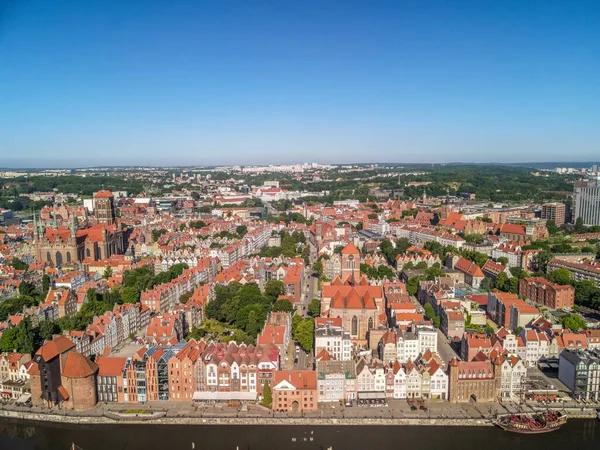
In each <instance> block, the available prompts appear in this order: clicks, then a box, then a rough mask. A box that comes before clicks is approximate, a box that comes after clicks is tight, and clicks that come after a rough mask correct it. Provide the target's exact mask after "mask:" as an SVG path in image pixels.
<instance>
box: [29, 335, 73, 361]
mask: <svg viewBox="0 0 600 450" xmlns="http://www.w3.org/2000/svg"><path fill="white" fill-rule="evenodd" d="M74 347H75V344H74V343H73V342H71V341H70V340H69V339H68V338H66V337H64V336H56V337H55V338H54V339H53V340H51V341H49V342H46V343H45V344H44V345H42V346H41V347H40V348H39V349H38V351H37V352H36V353H35V354H36V355H40V356H41V357H42V358H43V359H44V361H46V362H47V361H50V360H51V359H53V358H55V357H57V356H58V355H60V354H62V353H65V352H67V351H69V350H71V349H72V348H74Z"/></svg>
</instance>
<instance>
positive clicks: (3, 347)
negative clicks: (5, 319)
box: [0, 327, 19, 353]
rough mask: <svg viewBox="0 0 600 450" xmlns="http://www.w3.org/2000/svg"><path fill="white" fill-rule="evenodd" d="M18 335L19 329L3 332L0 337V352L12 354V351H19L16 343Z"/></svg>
mask: <svg viewBox="0 0 600 450" xmlns="http://www.w3.org/2000/svg"><path fill="white" fill-rule="evenodd" d="M18 335H19V328H18V327H14V328H11V329H9V330H7V331H5V332H4V333H2V336H1V337H0V351H2V352H7V353H8V352H13V351H14V350H17V351H18V350H19V343H18Z"/></svg>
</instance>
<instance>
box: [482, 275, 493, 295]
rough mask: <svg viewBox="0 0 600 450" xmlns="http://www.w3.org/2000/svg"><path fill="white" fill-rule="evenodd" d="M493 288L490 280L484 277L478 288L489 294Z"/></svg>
mask: <svg viewBox="0 0 600 450" xmlns="http://www.w3.org/2000/svg"><path fill="white" fill-rule="evenodd" d="M493 287H494V283H493V282H492V280H491V278H487V277H485V278H484V279H483V281H482V282H481V286H480V288H481V289H482V290H483V291H486V292H490V291H491V290H492V288H493Z"/></svg>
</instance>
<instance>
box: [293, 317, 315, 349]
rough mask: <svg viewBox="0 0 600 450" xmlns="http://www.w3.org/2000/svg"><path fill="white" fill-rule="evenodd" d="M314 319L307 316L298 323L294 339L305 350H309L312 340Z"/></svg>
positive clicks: (311, 346)
mask: <svg viewBox="0 0 600 450" xmlns="http://www.w3.org/2000/svg"><path fill="white" fill-rule="evenodd" d="M314 332H315V320H314V319H312V318H310V317H307V318H306V319H304V320H303V321H302V322H300V323H299V324H298V328H297V329H296V341H297V342H298V344H300V346H301V347H302V348H303V349H304V350H305V351H307V352H309V351H311V350H312V348H313V342H314Z"/></svg>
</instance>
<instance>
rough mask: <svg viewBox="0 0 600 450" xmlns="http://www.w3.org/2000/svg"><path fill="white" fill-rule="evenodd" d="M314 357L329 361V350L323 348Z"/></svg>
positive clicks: (318, 359)
mask: <svg viewBox="0 0 600 450" xmlns="http://www.w3.org/2000/svg"><path fill="white" fill-rule="evenodd" d="M315 359H316V360H317V361H329V360H330V359H331V358H330V357H329V352H327V349H326V348H323V349H321V351H320V352H319V354H318V355H317V357H316V358H315Z"/></svg>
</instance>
